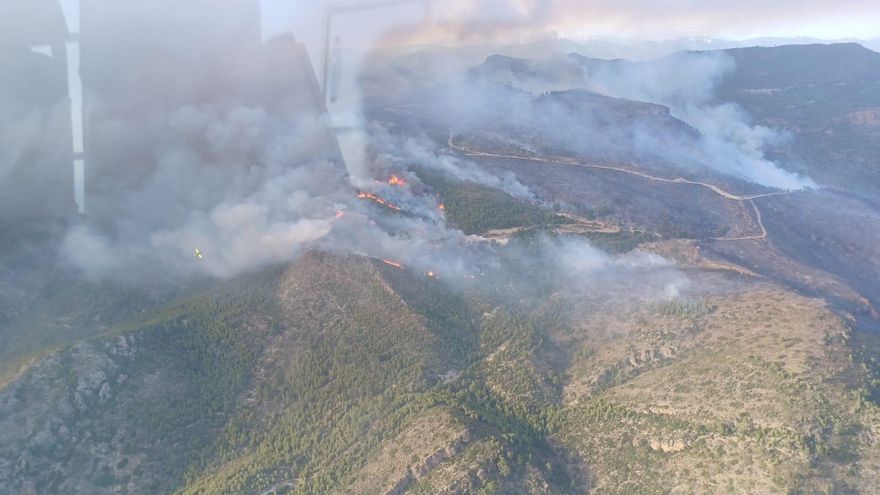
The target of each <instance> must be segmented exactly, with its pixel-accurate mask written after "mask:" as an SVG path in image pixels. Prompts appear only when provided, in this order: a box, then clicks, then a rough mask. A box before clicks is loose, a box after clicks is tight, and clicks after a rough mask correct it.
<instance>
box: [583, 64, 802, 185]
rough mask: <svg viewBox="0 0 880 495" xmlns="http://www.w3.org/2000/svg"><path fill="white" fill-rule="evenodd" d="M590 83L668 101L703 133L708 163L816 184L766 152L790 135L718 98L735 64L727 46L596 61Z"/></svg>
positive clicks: (736, 172) (763, 178)
mask: <svg viewBox="0 0 880 495" xmlns="http://www.w3.org/2000/svg"><path fill="white" fill-rule="evenodd" d="M594 67H595V68H594V69H593V70H588V73H587V75H586V76H587V80H588V81H589V87H590V89H593V90H596V91H598V92H600V93H603V94H608V95H611V96H616V97H621V98H627V99H632V100H638V101H647V102H651V103H658V104H661V105H666V106H668V107H670V109H671V110H672V112H673V114H674V115H675V116H676V117H678V118H680V119H682V120H684V121H685V122H687V123H688V124H690V125H691V126H693V127H694V128H696V129H697V130H699V131H700V133H701V135H702V143H701V144H702V147H703V151H704V152H705V158H704V161H705V163H706V165H708V166H709V167H711V168H715V169H717V170H719V171H721V172H723V173H726V174H728V175H733V176H736V177H739V178H741V179H745V180H747V181H749V182H754V183H756V184H760V185H764V186H768V187H774V188H779V189H785V190H798V189H804V188H815V187H817V186H816V184H815V183H814V182H813V181H812V180H811V179H809V178H808V177H802V176H799V175H798V174H796V173H793V172H789V171H787V170H784V169H783V168H781V167H780V166H778V165H777V164H776V163H773V162H772V161H770V160H768V159H767V158H766V157H765V149H766V147H767V146H771V145H776V144H778V143H779V142H781V141H782V140H784V139H786V136H784V135H782V134H780V133H779V132H777V131H774V130H772V129H770V128H767V127H764V126H756V125H752V124H750V122H749V118H748V116H747V115H746V114H745V112H743V111H742V109H740V108H739V107H738V106H736V105H735V104H732V103H724V102H719V101H717V98H716V94H715V93H716V90H717V87H718V85H719V84H720V82H721V81H722V79H723V78H724V77H727V76H729V75H730V74H731V73H732V72H733V71H734V70H735V64H734V61H733V59H732V58H730V57H729V56H727V55H725V54H724V53H723V52H714V53H680V54H676V55H672V56H669V57H665V58H662V59H660V60H656V61H653V62H646V63H632V64H630V63H616V64H600V65H595V66H594Z"/></svg>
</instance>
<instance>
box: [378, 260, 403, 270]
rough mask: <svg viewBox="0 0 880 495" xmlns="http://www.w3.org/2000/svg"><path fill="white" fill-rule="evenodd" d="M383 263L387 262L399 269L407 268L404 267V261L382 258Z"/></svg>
mask: <svg viewBox="0 0 880 495" xmlns="http://www.w3.org/2000/svg"><path fill="white" fill-rule="evenodd" d="M382 263H385V264H386V265H388V266H391V267H394V268H397V269H398V270H405V268H404V267H403V263H398V262H396V261H392V260H382Z"/></svg>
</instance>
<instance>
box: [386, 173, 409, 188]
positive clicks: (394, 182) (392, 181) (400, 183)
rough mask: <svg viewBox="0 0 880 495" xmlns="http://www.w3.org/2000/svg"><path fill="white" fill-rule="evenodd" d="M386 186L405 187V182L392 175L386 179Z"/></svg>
mask: <svg viewBox="0 0 880 495" xmlns="http://www.w3.org/2000/svg"><path fill="white" fill-rule="evenodd" d="M388 184H391V185H392V186H405V185H406V181H405V180H404V179H402V178H400V177H398V176H396V175H392V176H391V178H390V179H388Z"/></svg>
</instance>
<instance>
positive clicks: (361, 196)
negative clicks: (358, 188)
mask: <svg viewBox="0 0 880 495" xmlns="http://www.w3.org/2000/svg"><path fill="white" fill-rule="evenodd" d="M357 197H358V198H359V199H369V200H370V201H374V202H376V203H378V204H380V205H382V206H384V207H386V208H391V209H392V210H394V211H401V208H400V207H399V206H397V205H395V204H393V203H389V202H388V201H386V200H384V199H382V198H380V197H379V196H376V195H375V194H370V193H368V192H359V193H358V196H357Z"/></svg>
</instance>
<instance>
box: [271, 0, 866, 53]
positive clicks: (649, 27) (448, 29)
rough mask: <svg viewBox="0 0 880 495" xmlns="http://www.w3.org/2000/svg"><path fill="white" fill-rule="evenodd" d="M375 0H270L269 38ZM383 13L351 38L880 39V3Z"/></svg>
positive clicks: (476, 4) (310, 32)
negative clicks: (332, 9)
mask: <svg viewBox="0 0 880 495" xmlns="http://www.w3.org/2000/svg"><path fill="white" fill-rule="evenodd" d="M359 3H375V1H374V0H362V1H358V0H348V1H341V2H340V1H336V2H331V1H326V0H319V1H314V0H307V1H306V0H299V1H296V0H294V1H292V2H291V1H290V0H263V4H264V13H265V29H266V32H267V33H268V34H274V33H277V32H283V31H294V30H295V31H296V32H297V36H298V37H299V38H301V39H303V40H304V41H309V42H310V41H311V40H312V39H315V38H316V37H319V36H320V32H321V30H322V27H323V22H322V19H323V12H324V11H325V9H326V7H327V6H328V5H330V4H334V5H339V4H342V5H351V4H359ZM432 3H433V5H431V6H430V7H429V12H430V17H429V19H430V20H428V21H427V22H425V12H426V7H425V6H417V5H415V6H409V7H401V6H397V7H393V8H386V9H383V10H382V11H381V13H378V12H377V13H373V14H363V13H358V14H348V15H345V16H340V17H339V18H338V19H339V20H338V23H339V24H340V29H339V31H340V32H342V33H344V34H345V35H346V36H348V37H355V36H359V35H363V36H365V37H372V36H374V35H375V34H376V33H378V32H383V33H385V34H386V35H387V33H388V32H389V31H394V32H395V33H396V35H395V36H393V37H394V38H395V39H401V40H407V41H416V42H441V43H451V42H456V41H464V42H467V41H478V40H480V39H481V38H486V37H488V38H498V37H505V36H508V37H510V38H512V39H514V40H515V39H517V38H520V37H524V36H528V35H538V34H541V33H553V32H555V33H558V34H561V35H565V36H571V37H588V36H591V35H595V36H613V37H620V38H636V39H669V38H677V37H716V38H727V39H748V38H754V37H762V36H779V37H794V36H807V37H816V38H823V39H838V38H862V39H873V38H877V37H880V2H878V1H877V0H837V1H835V0H736V1H734V0H702V1H700V0H586V1H584V0H443V1H434V2H432Z"/></svg>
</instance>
